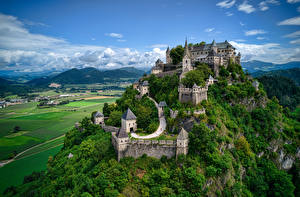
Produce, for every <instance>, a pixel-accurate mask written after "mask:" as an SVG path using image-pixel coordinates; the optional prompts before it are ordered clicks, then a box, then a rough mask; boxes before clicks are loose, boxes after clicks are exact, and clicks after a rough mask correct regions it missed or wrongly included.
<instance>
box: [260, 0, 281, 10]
mask: <svg viewBox="0 0 300 197" xmlns="http://www.w3.org/2000/svg"><path fill="white" fill-rule="evenodd" d="M269 4H273V5H279V4H280V3H279V1H277V0H265V1H262V2H260V3H259V4H258V5H259V9H260V10H261V11H266V10H268V9H269Z"/></svg>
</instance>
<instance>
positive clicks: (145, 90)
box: [139, 81, 149, 96]
mask: <svg viewBox="0 0 300 197" xmlns="http://www.w3.org/2000/svg"><path fill="white" fill-rule="evenodd" d="M139 89H140V93H141V95H142V96H143V95H145V94H146V95H148V94H149V83H148V81H144V82H143V83H142V84H141V85H140V87H139Z"/></svg>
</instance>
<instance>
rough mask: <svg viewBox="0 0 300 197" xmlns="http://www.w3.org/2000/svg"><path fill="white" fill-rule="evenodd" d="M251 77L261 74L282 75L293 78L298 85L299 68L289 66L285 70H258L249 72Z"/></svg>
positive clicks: (299, 79) (299, 77)
mask: <svg viewBox="0 0 300 197" xmlns="http://www.w3.org/2000/svg"><path fill="white" fill-rule="evenodd" d="M251 75H252V76H253V77H262V76H282V77H286V78H289V79H291V80H293V81H294V82H295V83H296V84H297V85H298V86H299V85H300V68H291V69H286V70H272V71H258V72H254V73H251Z"/></svg>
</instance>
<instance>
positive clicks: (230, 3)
mask: <svg viewBox="0 0 300 197" xmlns="http://www.w3.org/2000/svg"><path fill="white" fill-rule="evenodd" d="M234 4H235V0H232V1H230V0H225V1H220V2H219V3H217V4H216V5H217V6H219V7H221V8H231V7H232V6H233V5H234Z"/></svg>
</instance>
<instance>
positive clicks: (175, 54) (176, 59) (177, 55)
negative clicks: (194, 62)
mask: <svg viewBox="0 0 300 197" xmlns="http://www.w3.org/2000/svg"><path fill="white" fill-rule="evenodd" d="M183 54H184V48H183V47H182V46H181V45H178V46H177V47H176V48H173V49H171V52H170V56H171V58H172V63H173V64H174V65H176V64H178V63H180V62H182V58H183Z"/></svg>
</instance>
